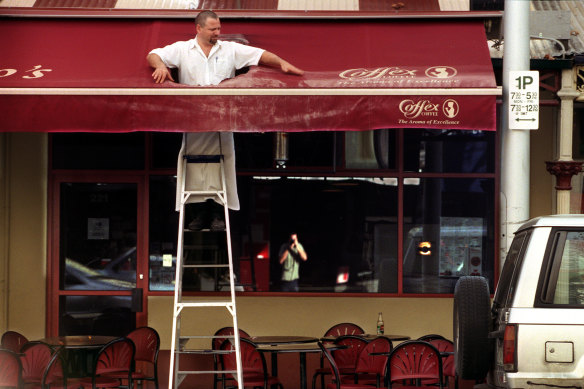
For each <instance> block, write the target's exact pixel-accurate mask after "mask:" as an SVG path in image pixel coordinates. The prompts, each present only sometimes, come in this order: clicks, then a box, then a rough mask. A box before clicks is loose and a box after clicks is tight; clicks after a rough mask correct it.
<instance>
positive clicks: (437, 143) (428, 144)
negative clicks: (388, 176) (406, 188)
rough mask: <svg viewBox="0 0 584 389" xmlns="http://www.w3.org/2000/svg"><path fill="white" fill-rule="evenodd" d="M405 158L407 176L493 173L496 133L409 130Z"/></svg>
mask: <svg viewBox="0 0 584 389" xmlns="http://www.w3.org/2000/svg"><path fill="white" fill-rule="evenodd" d="M403 155H404V170H405V171H407V172H432V173H493V172H494V171H495V133H494V132H491V131H470V130H468V131H466V130H462V131H461V130H456V131H454V130H451V131H449V130H428V129H425V130H418V129H406V130H405V131H404V154H403Z"/></svg>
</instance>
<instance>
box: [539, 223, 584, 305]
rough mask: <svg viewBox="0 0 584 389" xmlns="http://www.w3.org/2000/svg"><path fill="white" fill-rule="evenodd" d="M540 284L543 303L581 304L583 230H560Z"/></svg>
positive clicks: (583, 301)
mask: <svg viewBox="0 0 584 389" xmlns="http://www.w3.org/2000/svg"><path fill="white" fill-rule="evenodd" d="M554 238H555V239H554V247H553V252H552V256H551V257H549V258H550V260H551V264H550V265H548V268H547V276H546V278H545V281H544V285H543V288H542V294H541V300H542V303H544V304H554V305H562V306H566V305H568V306H578V307H581V306H582V305H584V231H559V232H557V233H556V236H555V237H554Z"/></svg>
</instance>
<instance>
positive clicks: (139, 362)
mask: <svg viewBox="0 0 584 389" xmlns="http://www.w3.org/2000/svg"><path fill="white" fill-rule="evenodd" d="M127 338H128V339H130V340H131V341H132V342H133V343H134V347H135V354H134V363H133V367H132V381H134V382H135V381H152V382H154V386H155V387H156V389H158V351H159V350H160V336H159V335H158V332H157V331H156V330H155V329H154V328H151V327H139V328H136V329H135V330H133V331H131V332H130V333H129V334H128V336H127ZM144 370H146V371H144ZM104 376H106V377H110V378H117V379H122V380H125V379H126V378H127V373H126V372H125V371H122V372H115V373H105V374H104Z"/></svg>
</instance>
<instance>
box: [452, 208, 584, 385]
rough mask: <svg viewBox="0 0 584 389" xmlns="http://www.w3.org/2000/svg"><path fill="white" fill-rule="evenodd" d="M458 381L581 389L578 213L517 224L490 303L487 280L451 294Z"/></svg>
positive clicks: (582, 266)
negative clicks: (517, 226) (461, 379)
mask: <svg viewBox="0 0 584 389" xmlns="http://www.w3.org/2000/svg"><path fill="white" fill-rule="evenodd" d="M454 342H455V360H456V368H457V373H458V375H459V377H460V378H463V379H473V380H477V381H479V382H482V384H481V386H483V387H484V386H487V387H489V388H493V387H499V388H543V387H552V388H578V389H581V388H582V387H583V386H584V215H554V216H545V217H539V218H535V219H533V220H530V221H529V222H527V223H525V224H524V225H523V226H521V227H520V228H519V229H518V230H517V232H516V233H515V238H514V240H513V243H512V244H511V248H510V249H509V253H508V254H507V258H506V260H505V265H504V266H503V271H502V272H501V276H500V278H499V283H498V286H497V290H496V292H495V296H494V299H493V302H492V304H491V301H490V295H489V287H488V284H487V281H486V280H485V279H484V278H482V277H472V276H470V277H462V278H461V279H460V280H459V281H458V283H457V285H456V288H455V292H454Z"/></svg>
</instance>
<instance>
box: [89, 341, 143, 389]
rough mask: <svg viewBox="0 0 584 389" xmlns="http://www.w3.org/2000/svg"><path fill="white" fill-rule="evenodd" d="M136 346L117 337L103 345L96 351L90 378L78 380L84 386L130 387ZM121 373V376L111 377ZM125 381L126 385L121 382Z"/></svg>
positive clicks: (93, 388) (93, 387)
mask: <svg viewBox="0 0 584 389" xmlns="http://www.w3.org/2000/svg"><path fill="white" fill-rule="evenodd" d="M135 353H136V348H135V346H134V342H132V341H131V340H130V339H128V338H117V339H114V340H112V341H111V342H109V343H108V344H106V345H104V346H103V347H102V348H101V349H100V350H99V352H98V353H97V356H96V359H95V364H94V368H93V372H92V375H91V378H83V379H81V380H80V381H79V383H80V385H81V386H83V387H85V388H88V387H90V388H92V389H96V388H122V387H123V388H126V387H127V388H130V389H131V388H132V387H133V386H132V385H133V380H132V363H133V361H134V355H135ZM112 375H121V376H123V378H117V377H112ZM123 381H126V382H127V385H125V384H124V383H123Z"/></svg>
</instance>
